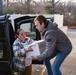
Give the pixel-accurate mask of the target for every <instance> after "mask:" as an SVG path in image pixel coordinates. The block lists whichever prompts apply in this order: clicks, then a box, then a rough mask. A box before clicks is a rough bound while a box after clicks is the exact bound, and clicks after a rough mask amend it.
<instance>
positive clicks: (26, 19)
mask: <svg viewBox="0 0 76 75" xmlns="http://www.w3.org/2000/svg"><path fill="white" fill-rule="evenodd" d="M34 18H35V16H20V17H17V18H14V19H12V22H10V23H11V25H12V27H13V30H14V33H16V32H17V29H19V28H21V29H23V30H24V31H25V32H26V35H27V36H28V37H30V38H32V39H34V40H40V39H41V37H40V33H39V31H38V30H37V29H36V28H35V25H34V23H33V20H34ZM13 24H14V25H13ZM11 25H10V26H11ZM10 29H11V28H10ZM11 30H12V29H11ZM11 30H10V35H11V34H12V32H13V31H11ZM10 37H11V40H14V39H15V38H13V37H12V35H11V36H10ZM13 42H14V41H13ZM13 42H11V43H13ZM32 63H33V64H43V61H38V60H34V61H32Z"/></svg>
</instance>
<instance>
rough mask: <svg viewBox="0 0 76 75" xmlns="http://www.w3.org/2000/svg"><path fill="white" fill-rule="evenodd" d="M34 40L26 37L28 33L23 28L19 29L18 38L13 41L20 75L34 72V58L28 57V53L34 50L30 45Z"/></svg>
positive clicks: (29, 74)
mask: <svg viewBox="0 0 76 75" xmlns="http://www.w3.org/2000/svg"><path fill="white" fill-rule="evenodd" d="M32 42H33V40H32V39H31V38H29V37H26V33H25V32H24V30H22V29H18V30H17V39H16V40H15V41H14V43H13V52H14V65H15V67H16V69H17V70H18V73H20V74H19V75H31V72H32V65H31V63H32V59H31V58H26V53H27V52H30V51H32V48H31V47H28V45H29V44H31V43H32Z"/></svg>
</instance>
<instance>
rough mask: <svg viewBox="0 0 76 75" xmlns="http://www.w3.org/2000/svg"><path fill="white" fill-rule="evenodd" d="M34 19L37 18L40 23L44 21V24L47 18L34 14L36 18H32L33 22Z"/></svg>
mask: <svg viewBox="0 0 76 75" xmlns="http://www.w3.org/2000/svg"><path fill="white" fill-rule="evenodd" d="M36 20H38V21H39V23H40V24H42V22H44V24H45V25H46V22H47V20H46V18H45V17H44V16H43V15H38V16H36V18H35V19H34V22H35V21H36Z"/></svg>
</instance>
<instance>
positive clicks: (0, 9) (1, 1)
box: [0, 0, 3, 15]
mask: <svg viewBox="0 0 76 75" xmlns="http://www.w3.org/2000/svg"><path fill="white" fill-rule="evenodd" d="M2 14H3V0H0V15H2Z"/></svg>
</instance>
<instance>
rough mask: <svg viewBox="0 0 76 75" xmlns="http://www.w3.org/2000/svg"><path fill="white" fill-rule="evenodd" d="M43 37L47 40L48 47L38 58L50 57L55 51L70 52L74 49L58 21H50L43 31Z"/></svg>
mask: <svg viewBox="0 0 76 75" xmlns="http://www.w3.org/2000/svg"><path fill="white" fill-rule="evenodd" d="M41 37H42V39H44V40H45V42H46V49H45V50H44V52H43V53H42V54H41V55H39V56H37V57H38V60H44V59H46V58H48V57H49V56H51V55H52V53H53V52H54V51H58V52H62V53H70V52H71V50H72V45H71V42H70V40H69V39H68V37H67V36H66V34H65V33H64V32H63V31H61V30H60V29H59V28H58V26H57V24H56V23H53V22H50V21H49V22H48V24H47V25H46V27H45V28H44V30H43V31H42V32H41Z"/></svg>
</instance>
